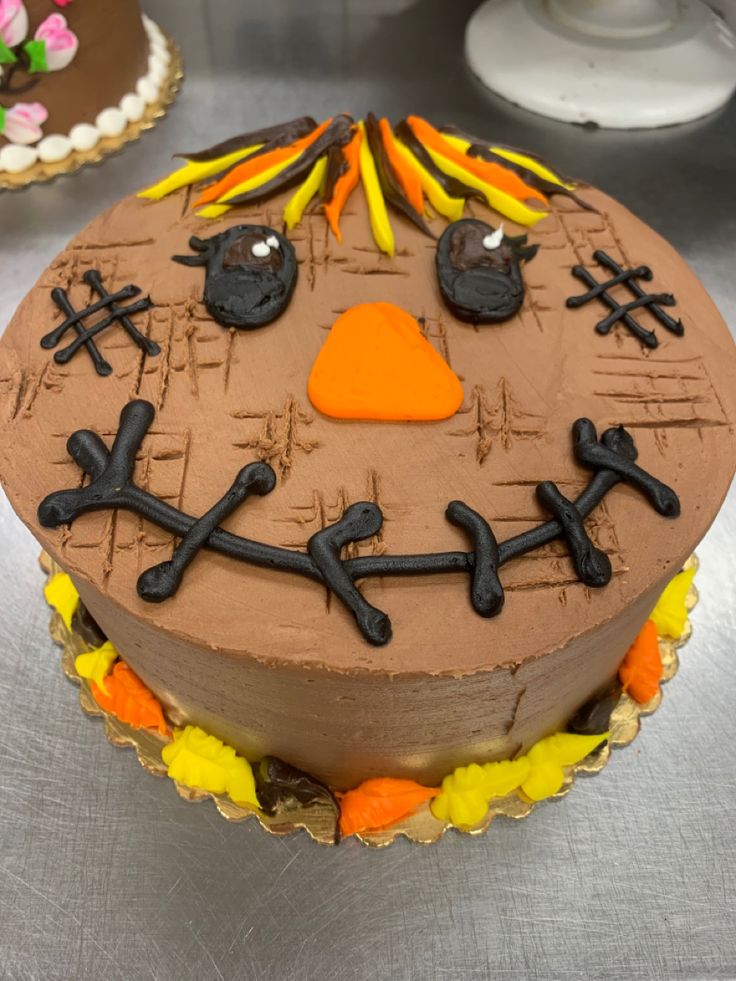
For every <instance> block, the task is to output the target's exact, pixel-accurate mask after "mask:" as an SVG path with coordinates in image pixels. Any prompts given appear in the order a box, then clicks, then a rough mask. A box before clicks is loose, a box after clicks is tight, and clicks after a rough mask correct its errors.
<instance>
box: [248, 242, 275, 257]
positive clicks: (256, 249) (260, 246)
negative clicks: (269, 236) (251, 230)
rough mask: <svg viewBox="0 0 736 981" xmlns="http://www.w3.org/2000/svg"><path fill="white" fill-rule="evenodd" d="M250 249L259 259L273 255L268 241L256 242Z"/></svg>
mask: <svg viewBox="0 0 736 981" xmlns="http://www.w3.org/2000/svg"><path fill="white" fill-rule="evenodd" d="M250 250H251V252H252V253H253V255H254V256H256V257H257V258H258V259H265V258H266V256H269V255H271V249H270V248H269V247H268V243H267V242H254V243H253V245H252V246H251V249H250Z"/></svg>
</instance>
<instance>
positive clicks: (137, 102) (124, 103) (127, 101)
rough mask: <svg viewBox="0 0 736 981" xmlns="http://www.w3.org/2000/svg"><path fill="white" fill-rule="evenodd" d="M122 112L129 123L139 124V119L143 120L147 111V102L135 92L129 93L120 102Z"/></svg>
mask: <svg viewBox="0 0 736 981" xmlns="http://www.w3.org/2000/svg"><path fill="white" fill-rule="evenodd" d="M120 111H121V112H122V113H124V115H125V118H126V119H127V120H128V121H129V122H131V123H137V122H138V120H139V119H142V118H143V114H144V112H145V111H146V103H145V100H144V99H141V97H140V96H139V95H136V94H135V93H134V92H129V93H128V94H127V95H124V96H123V97H122V99H121V100H120Z"/></svg>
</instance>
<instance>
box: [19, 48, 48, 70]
mask: <svg viewBox="0 0 736 981" xmlns="http://www.w3.org/2000/svg"><path fill="white" fill-rule="evenodd" d="M23 50H24V51H25V53H26V54H27V55H28V74H29V75H33V74H35V73H36V72H47V71H48V70H49V67H48V65H47V63H46V42H45V41H26V43H25V44H24V45H23Z"/></svg>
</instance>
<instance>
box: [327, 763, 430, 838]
mask: <svg viewBox="0 0 736 981" xmlns="http://www.w3.org/2000/svg"><path fill="white" fill-rule="evenodd" d="M438 793H439V787H423V786H422V785H421V784H418V783H414V781H413V780H395V779H393V778H391V777H377V778H376V779H374V780H366V781H365V782H364V783H362V784H361V785H360V786H359V787H356V788H355V790H349V791H348V792H347V793H346V794H344V795H343V796H342V797H341V799H340V834H341V835H342V836H343V838H347V837H348V836H349V835H356V834H361V833H362V832H364V831H379V830H380V829H381V828H387V827H389V826H390V825H392V824H396V822H397V821H401V819H402V818H405V817H407V815H409V814H411V813H412V812H413V811H415V810H416V809H417V808H418V807H419V805H420V804H423V803H424V802H425V801H428V800H431V799H432V798H433V797H436V796H437V794H438Z"/></svg>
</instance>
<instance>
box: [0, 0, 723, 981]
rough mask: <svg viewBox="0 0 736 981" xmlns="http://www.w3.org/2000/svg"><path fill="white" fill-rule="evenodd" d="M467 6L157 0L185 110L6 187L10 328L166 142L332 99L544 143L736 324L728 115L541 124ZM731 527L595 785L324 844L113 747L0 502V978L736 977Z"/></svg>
mask: <svg viewBox="0 0 736 981" xmlns="http://www.w3.org/2000/svg"><path fill="white" fill-rule="evenodd" d="M78 2H82V0H78ZM85 2H86V0H85ZM476 5H477V0H454V2H452V3H449V2H447V0H414V2H412V0H404V2H401V0H370V2H362V3H361V2H360V0H343V2H338V0H312V2H309V3H307V2H304V0H270V2H269V3H268V4H263V3H257V2H254V0H253V2H247V3H243V2H238V0H217V3H214V2H211V3H209V4H208V3H207V2H206V0H178V2H174V0H147V2H146V4H145V6H146V9H147V11H148V13H150V14H151V16H153V17H154V18H155V19H156V20H157V21H158V22H159V23H160V24H161V25H162V26H163V27H165V28H166V29H168V30H169V31H170V32H171V33H172V34H174V35H175V36H176V37H177V39H178V40H179V42H180V45H181V47H182V49H183V53H184V57H185V62H186V69H187V75H186V79H185V84H184V88H183V91H182V93H181V95H180V97H179V100H178V102H177V103H176V105H175V106H174V108H173V109H172V110H171V112H170V114H169V116H168V117H167V118H166V119H165V120H164V121H163V122H162V123H160V124H159V126H158V127H157V128H156V129H154V130H153V131H152V132H150V133H147V134H145V135H144V137H143V139H142V141H141V142H140V143H137V144H133V145H131V146H129V147H128V148H127V149H126V150H125V151H124V152H123V153H121V154H120V155H118V156H117V157H115V158H113V159H110V160H108V161H107V162H105V163H104V164H103V165H102V166H100V167H96V168H91V169H87V170H84V171H82V172H81V173H79V174H77V175H75V176H74V177H72V178H63V179H60V180H57V181H56V182H55V183H54V184H52V185H49V186H39V187H35V188H32V189H30V190H26V191H24V192H21V193H18V194H13V195H11V194H8V193H3V194H2V195H0V223H1V225H2V239H1V240H0V270H1V273H0V277H1V278H0V282H1V283H2V290H1V291H0V324H5V323H7V321H8V319H9V318H10V316H11V315H12V313H13V311H14V309H15V307H16V305H17V303H18V301H20V299H21V298H22V296H23V295H24V294H25V293H26V291H27V290H28V289H29V288H30V287H31V285H32V284H33V282H34V281H35V279H36V277H37V276H38V275H39V274H40V272H41V271H42V269H43V268H44V267H45V266H46V265H47V264H48V262H49V261H50V260H51V259H52V258H53V256H54V255H55V254H56V253H57V252H58V250H59V249H60V248H61V247H62V246H63V245H64V244H65V243H66V241H67V240H68V239H69V238H70V237H71V236H72V235H73V234H74V233H75V232H76V231H78V230H79V229H80V228H81V227H82V225H83V224H85V222H86V221H87V220H89V219H90V218H91V217H92V216H93V215H95V214H96V213H97V212H98V211H100V210H101V209H102V208H105V207H107V206H108V205H110V204H112V203H113V202H114V201H115V200H116V199H117V198H119V197H121V196H123V195H124V194H126V193H129V192H131V191H133V190H135V189H136V188H138V187H140V186H142V185H144V184H147V183H150V182H151V181H152V180H153V179H154V178H156V177H158V176H159V175H161V174H163V173H165V172H166V171H167V169H168V168H169V161H170V155H171V153H173V152H174V151H176V150H177V149H180V148H189V147H191V146H197V145H202V146H206V145H208V144H211V143H213V142H215V141H217V140H220V139H222V138H224V137H226V136H229V135H231V134H232V133H234V132H238V131H242V130H244V129H248V128H252V127H256V126H258V125H261V124H263V123H264V122H275V121H278V120H280V119H286V118H290V117H292V116H296V115H298V114H302V113H307V112H308V113H311V114H312V115H314V116H317V117H321V116H325V115H327V114H330V113H332V112H334V111H335V110H338V109H343V108H344V109H347V110H348V111H350V112H352V113H354V114H356V115H357V114H363V113H365V112H366V111H367V110H369V109H373V110H374V111H376V112H378V113H387V114H389V115H391V117H392V118H395V119H396V118H399V117H400V116H402V115H404V114H405V113H407V112H416V113H419V114H423V115H427V116H429V117H430V118H432V119H434V120H437V121H442V120H445V119H452V120H453V121H455V122H457V123H458V124H461V125H463V126H464V127H465V128H467V129H469V130H470V131H471V132H472V131H475V132H478V133H479V134H482V135H487V136H489V137H493V136H496V137H497V138H498V139H500V140H502V141H504V142H509V143H513V144H517V145H521V146H528V147H530V148H533V149H535V150H537V151H539V152H541V153H543V154H545V155H547V156H548V157H549V158H550V159H551V160H552V161H554V162H555V163H556V164H557V165H558V166H559V167H560V168H561V169H563V170H565V171H567V172H571V173H574V174H576V175H579V176H580V177H581V178H583V179H586V180H590V181H591V182H592V183H594V184H597V185H598V186H600V187H601V188H603V189H605V190H607V191H609V192H610V193H612V194H613V195H614V196H615V197H617V198H619V199H620V200H621V201H623V202H624V203H626V204H627V205H629V206H630V207H631V208H632V210H634V211H635V212H637V213H638V214H639V215H640V216H641V217H642V218H644V219H645V220H646V221H648V222H649V223H650V224H651V225H653V226H654V227H655V228H656V229H657V230H658V231H659V232H661V233H662V234H663V235H664V236H665V237H666V238H668V239H669V240H670V241H671V242H672V243H673V244H674V245H675V246H676V247H677V248H678V249H679V251H680V252H681V253H682V254H683V255H684V256H685V258H686V259H687V260H688V261H689V262H690V263H691V264H692V266H693V267H694V268H695V269H696V271H697V272H698V273H699V275H700V276H701V278H702V280H703V282H704V283H705V285H706V287H707V288H708V290H709V291H710V292H711V294H712V295H713V297H714V298H715V300H716V302H717V303H718V305H719V307H720V309H721V311H722V312H723V314H724V316H725V317H726V319H727V320H729V321H730V322H731V324H734V323H736V259H735V258H734V242H736V178H735V176H734V175H735V174H736V104H734V103H733V102H732V103H731V105H730V106H729V107H727V108H726V109H725V110H723V111H722V112H720V113H719V114H717V115H715V116H712V117H710V118H708V119H705V120H703V121H700V122H698V123H694V124H690V125H687V126H683V127H679V128H673V129H668V130H662V131H656V132H640V133H621V132H619V133H616V132H605V131H591V130H586V129H582V128H578V127H572V126H568V125H565V124H557V123H554V122H550V121H547V120H544V119H541V118H538V117H535V116H533V115H530V114H527V113H525V112H523V111H521V110H517V109H514V108H513V107H511V106H509V105H507V104H505V103H503V102H501V101H500V100H497V99H495V98H494V97H492V96H490V95H489V94H487V93H485V92H484V91H483V90H482V89H481V88H480V87H479V86H478V84H477V83H476V82H475V81H474V80H473V79H472V77H470V75H469V74H468V72H467V70H466V69H465V67H464V63H463V57H462V44H463V31H464V25H465V23H466V21H467V19H468V17H469V15H470V13H471V12H472V10H473V9H474V7H475V6H476ZM734 541H736V494H735V493H734V491H733V489H732V491H731V494H730V497H729V499H728V500H727V502H726V505H725V506H724V508H723V510H722V511H721V513H720V515H719V517H718V519H717V521H716V523H715V525H714V526H713V528H712V530H711V531H710V533H709V534H708V536H707V538H706V539H705V541H704V542H703V543H702V545H701V546H700V548H699V549H698V554H699V557H700V560H701V571H700V574H699V576H698V579H697V583H698V586H699V589H700V592H701V602H700V605H699V606H698V607H697V609H696V611H695V614H694V616H693V622H694V631H693V638H692V640H691V642H690V644H689V645H688V646H687V647H686V648H685V650H684V652H683V654H682V658H681V668H680V673H679V675H678V676H677V678H676V679H675V680H674V682H673V683H672V684H671V685H669V686H667V688H666V690H665V698H664V703H663V706H662V708H661V709H660V710H659V711H658V712H657V713H656V715H654V716H653V717H651V718H649V719H645V720H644V725H643V732H642V734H640V736H639V737H638V738H637V739H636V741H635V742H634V743H633V744H632V745H631V746H630V747H628V748H627V749H624V750H621V751H616V752H615V753H614V755H613V760H612V762H611V763H610V765H609V766H608V767H607V768H606V769H605V770H604V772H603V773H602V774H601V775H599V776H596V777H595V778H593V779H587V780H586V779H581V780H578V782H577V783H576V785H575V787H574V788H573V791H572V793H571V794H570V795H569V796H568V797H566V798H564V799H563V800H562V801H559V802H555V803H552V804H547V805H545V806H543V807H541V808H539V809H537V810H536V812H535V813H534V814H533V815H532V817H531V818H529V819H528V820H525V821H522V822H511V821H504V820H503V819H502V820H499V821H498V822H496V823H495V824H494V825H493V826H492V828H491V830H490V832H489V834H488V835H487V836H486V837H484V838H481V839H471V838H468V837H466V836H461V835H459V834H456V833H450V834H448V835H447V836H446V837H445V838H444V839H443V840H442V841H441V842H440V843H439V844H437V845H434V846H431V847H421V846H416V845H411V844H409V843H407V842H399V843H397V844H395V845H393V846H392V847H390V848H388V849H386V850H383V851H375V850H371V849H367V848H365V847H363V846H361V845H360V844H358V843H357V842H355V841H347V842H346V843H344V844H343V845H342V846H341V847H340V848H338V849H329V848H325V847H320V846H318V845H315V844H313V843H312V842H311V841H310V840H309V839H307V837H306V836H305V835H303V834H300V835H297V836H294V837H291V838H286V839H278V838H274V837H270V836H267V835H266V834H265V833H264V832H262V831H261V829H260V828H259V827H258V826H257V824H256V823H255V822H248V823H246V824H238V825H231V824H228V823H227V822H226V821H225V820H223V819H222V818H221V817H220V816H219V815H218V814H217V813H216V811H215V809H214V807H213V806H212V805H211V804H210V803H205V804H202V805H200V806H197V807H195V806H193V805H191V804H188V803H185V802H184V801H181V800H180V799H179V798H178V797H177V796H176V794H175V792H174V789H173V787H172V786H171V785H170V784H169V782H168V781H166V780H156V779H155V778H153V777H151V776H149V775H147V774H146V773H144V772H143V771H142V770H141V769H140V767H139V765H138V763H137V762H136V760H135V757H134V755H133V754H132V753H131V752H130V751H123V750H119V749H115V748H113V747H112V746H110V745H109V744H108V743H107V741H106V740H105V738H104V736H103V732H102V725H101V723H100V721H99V720H89V719H87V718H86V717H85V716H84V715H83V714H82V712H81V711H80V710H79V708H78V705H77V694H76V690H75V688H74V687H73V686H71V685H70V684H69V682H68V681H66V679H65V678H64V677H63V676H62V673H61V669H60V664H59V654H58V650H57V649H56V648H55V647H54V646H53V645H52V643H51V641H50V639H49V637H48V633H47V624H48V619H49V613H48V610H47V608H46V606H45V604H44V602H43V599H42V597H41V582H42V580H41V574H40V572H39V570H38V567H37V564H36V560H37V556H38V546H37V545H36V543H35V542H34V540H33V539H32V538H31V536H30V535H29V534H28V533H27V532H26V531H25V529H24V528H23V527H22V526H21V524H20V522H18V521H17V519H16V518H15V516H14V515H13V513H12V512H11V510H10V508H9V506H8V504H7V501H5V499H4V498H3V499H2V502H1V503H0V576H1V579H0V581H1V582H2V586H0V591H1V595H2V612H1V613H0V695H1V699H2V700H1V703H0V704H1V705H2V711H1V712H0V977H2V978H9V979H14V981H15V979H34V981H35V979H43V981H52V979H57V978H58V979H77V981H87V979H90V981H91V979H106V981H116V979H125V981H139V979H140V981H144V979H159V981H168V979H172V981H174V979H175V981H189V979H195V978H196V979H219V981H230V979H235V978H237V979H249V978H253V979H258V981H261V979H269V981H282V979H284V981H286V979H288V981H301V979H312V978H314V979H321V981H328V979H340V981H342V979H360V981H373V979H376V981H378V979H389V978H391V979H394V981H396V979H434V978H437V979H448V981H456V979H465V981H471V979H481V978H487V977H501V978H505V979H509V981H515V979H531V978H560V979H573V978H581V979H583V978H584V979H589V978H600V979H609V978H610V979H614V978H615V979H618V978H622V979H624V978H625V979H628V981H638V979H645V978H646V979H649V978H664V979H671V978H672V979H674V978H687V979H695V978H735V977H736V835H734V817H735V811H736V782H735V781H736V776H735V775H734V736H735V735H736V731H735V726H734V714H735V713H734V703H735V702H736V589H735V588H734V587H735V585H736V572H735V571H734V563H733V559H734V557H735V555H734V553H735V551H736V549H735V547H734Z"/></svg>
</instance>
